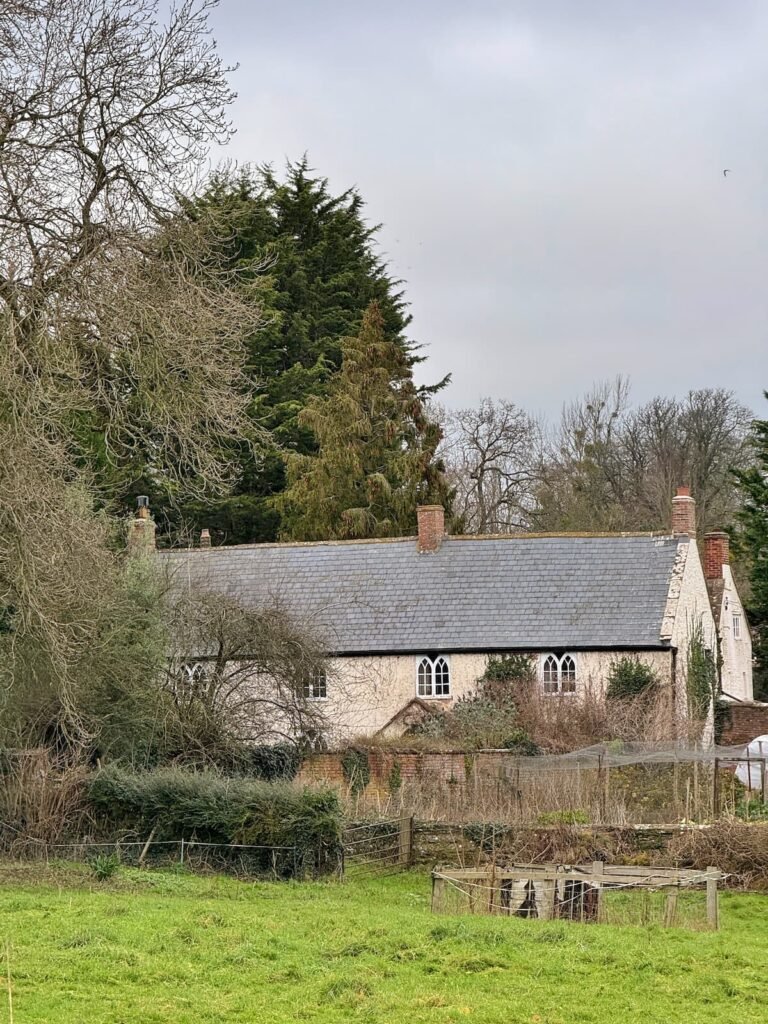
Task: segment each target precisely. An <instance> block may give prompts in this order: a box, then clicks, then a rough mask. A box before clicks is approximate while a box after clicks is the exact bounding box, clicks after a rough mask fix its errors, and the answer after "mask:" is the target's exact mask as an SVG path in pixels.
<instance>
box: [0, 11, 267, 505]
mask: <svg viewBox="0 0 768 1024" xmlns="http://www.w3.org/2000/svg"><path fill="white" fill-rule="evenodd" d="M216 3H217V0H181V2H180V3H179V4H178V5H177V6H173V7H172V9H171V10H170V13H169V14H168V19H167V22H166V24H165V25H160V24H159V23H158V20H157V17H158V12H159V9H160V3H159V0H34V2H32V0H30V2H24V0H10V2H7V3H6V4H4V5H3V9H2V12H0V321H1V322H0V326H1V327H2V331H3V344H4V346H6V347H7V350H8V353H9V358H10V363H9V368H10V369H12V370H13V371H14V372H15V373H16V374H17V375H20V376H21V377H22V379H23V383H24V388H22V389H21V390H18V391H17V394H16V398H17V400H19V401H21V400H22V398H24V399H26V401H27V403H28V402H29V401H30V400H31V398H32V397H34V399H35V401H36V407H35V409H34V415H35V416H37V417H38V418H40V419H45V420H46V421H47V428H48V430H51V429H52V428H53V429H62V426H63V430H62V436H64V438H65V440H66V441H67V443H69V444H70V445H75V447H76V448H77V447H79V449H80V450H79V451H77V452H76V455H77V456H78V457H82V456H83V455H85V456H86V457H87V456H88V455H89V454H90V453H89V452H88V451H87V444H86V445H85V449H86V450H85V451H84V450H83V448H84V445H83V432H82V431H80V432H79V433H78V432H73V431H72V430H71V426H72V415H71V414H72V410H76V412H77V414H78V416H79V418H80V419H81V420H82V419H84V418H87V419H88V427H89V429H90V430H91V431H96V432H98V433H100V434H101V435H103V440H104V443H105V451H104V453H103V454H104V456H106V459H107V460H108V462H109V463H111V464H115V465H119V464H120V463H121V462H131V461H132V460H133V461H134V462H135V461H137V455H138V454H139V453H138V452H137V451H136V445H137V444H140V445H141V448H142V449H143V452H141V454H143V456H144V457H146V458H148V459H149V461H150V467H151V470H152V471H153V472H155V473H157V474H158V475H159V476H166V477H172V478H173V479H174V480H175V481H176V484H177V486H178V485H179V484H181V485H183V486H184V487H186V488H190V487H194V486H195V485H196V486H197V487H198V488H200V487H201V486H203V484H205V486H209V487H210V486H216V485H217V484H222V483H225V482H226V478H227V475H228V474H227V460H226V459H223V458H222V457H221V453H222V446H223V445H224V446H225V445H226V443H227V442H228V441H229V442H232V443H235V442H236V441H237V440H238V439H241V438H242V437H243V436H244V435H246V436H247V435H248V434H249V433H250V431H249V429H248V419H247V416H246V415H245V411H246V407H247V403H248V388H247V385H246V381H245V379H244V377H243V375H242V373H241V366H242V359H241V353H240V344H241V338H242V337H243V335H244V333H246V332H247V331H248V330H249V329H251V328H252V327H253V326H254V321H255V320H256V314H255V313H254V307H253V305H252V304H250V303H247V302H244V301H242V299H241V298H240V297H239V295H238V293H237V291H236V290H235V289H234V288H232V287H230V285H231V283H232V282H231V281H230V280H229V279H228V278H227V276H226V275H224V274H222V273H220V272H218V271H217V270H216V269H215V260H213V259H211V255H212V250H215V248H216V244H217V243H216V240H215V239H214V238H212V237H211V234H210V231H209V230H208V229H209V228H210V225H208V224H206V223H205V222H204V221H202V222H198V223H196V224H195V225H191V224H188V223H185V222H184V221H183V220H182V219H180V218H178V217H176V216H175V213H176V209H177V200H178V198H179V197H180V196H181V195H183V193H184V190H185V189H187V188H189V187H190V186H191V185H192V184H193V182H194V181H195V179H196V177H197V175H198V174H199V172H200V168H201V165H202V160H203V158H204V156H205V154H206V152H207V149H208V147H209V145H210V144H211V143H214V142H223V141H226V139H227V138H228V137H229V135H230V132H231V128H230V124H229V121H228V119H227V117H226V107H227V105H228V104H229V103H230V101H231V100H232V98H233V96H234V94H233V93H232V91H231V89H230V88H229V85H228V84H227V72H228V71H229V70H230V69H229V68H227V67H225V66H224V65H223V63H222V61H221V59H220V57H219V56H218V55H217V52H216V48H215V44H214V41H213V40H212V38H211V36H210V34H209V30H208V24H207V19H208V15H209V13H210V11H211V9H212V8H213V7H215V6H216ZM32 384H34V388H31V385H32ZM62 421H63V423H62ZM85 433H87V431H86V432H85ZM212 439H213V440H212Z"/></svg>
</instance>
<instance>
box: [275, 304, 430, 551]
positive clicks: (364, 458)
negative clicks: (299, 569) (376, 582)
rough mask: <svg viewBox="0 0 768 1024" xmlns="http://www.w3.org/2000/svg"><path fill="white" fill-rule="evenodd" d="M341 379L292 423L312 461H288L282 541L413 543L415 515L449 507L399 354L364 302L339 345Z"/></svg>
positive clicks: (373, 307)
mask: <svg viewBox="0 0 768 1024" xmlns="http://www.w3.org/2000/svg"><path fill="white" fill-rule="evenodd" d="M341 352H342V362H341V369H340V371H339V373H338V374H336V375H335V376H334V377H333V378H332V380H331V382H330V384H329V387H328V392H327V394H326V395H325V396H322V397H321V396H313V397H312V398H310V399H309V401H308V403H307V405H306V407H305V408H304V409H303V410H302V412H301V413H300V414H299V423H300V425H301V426H302V427H303V428H307V429H309V430H311V431H312V434H313V436H314V438H315V440H316V443H317V453H316V454H311V455H307V454H301V453H298V452H297V453H294V454H292V455H290V456H289V458H288V465H287V469H288V489H287V490H286V492H285V494H284V496H283V506H284V510H285V518H284V523H283V536H285V537H287V538H290V539H293V540H323V539H343V538H351V537H392V536H403V535H405V534H409V533H414V532H415V527H416V506H417V505H418V504H424V503H432V502H435V503H442V504H444V505H447V504H449V497H450V496H449V494H448V493H447V489H446V484H445V478H444V476H443V472H442V465H441V464H440V463H439V462H438V461H436V459H435V450H436V448H437V445H438V444H439V442H440V438H441V432H440V428H439V427H438V426H437V424H435V423H433V422H431V421H430V420H429V418H428V416H427V415H426V412H425V409H424V404H423V402H422V400H421V396H420V394H419V390H418V388H417V387H416V386H415V384H414V383H413V376H412V373H411V364H410V359H409V357H408V354H407V353H406V351H405V350H404V348H403V346H402V345H400V344H398V343H397V342H395V341H391V340H389V339H388V338H387V332H386V325H385V321H384V316H383V314H382V311H381V308H380V306H379V304H378V303H377V302H372V303H371V304H370V305H369V307H368V309H367V310H366V312H365V315H364V317H363V322H362V325H361V327H360V330H359V332H358V333H357V335H355V336H354V337H349V338H345V339H344V340H343V341H342V345H341Z"/></svg>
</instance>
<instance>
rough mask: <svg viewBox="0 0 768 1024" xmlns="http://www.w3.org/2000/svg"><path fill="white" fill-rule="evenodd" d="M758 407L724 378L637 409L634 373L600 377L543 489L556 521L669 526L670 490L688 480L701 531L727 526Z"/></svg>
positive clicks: (550, 518) (560, 441)
mask: <svg viewBox="0 0 768 1024" xmlns="http://www.w3.org/2000/svg"><path fill="white" fill-rule="evenodd" d="M751 418H752V417H751V413H750V412H749V410H748V409H746V408H745V407H744V406H742V405H740V404H739V402H737V401H736V399H735V397H734V395H733V393H732V392H729V391H726V390H724V389H722V388H707V389H702V390H699V391H691V392H689V393H688V395H686V397H685V398H684V399H676V398H664V397H657V398H653V399H651V401H649V402H647V403H646V404H645V405H643V406H641V407H640V408H638V409H635V410H633V409H631V407H630V404H629V386H628V382H627V381H626V380H623V379H622V378H617V379H616V380H615V381H614V382H607V383H603V384H598V385H596V386H595V387H594V388H593V389H592V391H591V392H590V393H589V394H588V395H586V396H585V397H584V398H582V399H580V400H578V401H576V402H574V403H572V404H571V405H570V406H568V407H567V408H566V409H565V410H564V412H563V417H562V420H561V424H560V428H559V433H558V434H557V436H556V439H555V441H554V442H553V443H552V444H551V446H550V448H549V454H548V458H547V470H546V474H545V480H544V483H543V486H542V488H541V489H540V491H539V493H538V497H539V499H540V502H541V511H540V521H541V523H542V524H543V525H545V526H546V527H547V528H550V529H571V530H574V529H575V530H663V529H666V528H668V527H669V517H670V508H671V502H672V496H673V495H674V493H675V490H676V488H677V487H678V486H679V485H680V484H688V485H690V487H691V489H692V493H693V495H694V497H695V498H696V502H697V518H698V521H699V529H700V532H704V531H706V530H708V529H714V528H722V527H723V526H727V525H728V524H729V523H730V522H731V521H732V518H733V514H734V510H735V507H736V502H737V497H736V492H735V487H734V482H733V477H732V469H734V468H738V467H741V466H744V465H745V463H746V460H747V459H748V457H749V451H748V445H747V443H746V442H747V436H748V432H749V424H750V422H751Z"/></svg>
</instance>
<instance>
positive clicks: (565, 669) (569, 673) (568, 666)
mask: <svg viewBox="0 0 768 1024" xmlns="http://www.w3.org/2000/svg"><path fill="white" fill-rule="evenodd" d="M560 692H561V693H575V692H576V662H575V661H574V660H573V658H572V657H571V656H570V654H565V655H563V659H562V661H561V662H560Z"/></svg>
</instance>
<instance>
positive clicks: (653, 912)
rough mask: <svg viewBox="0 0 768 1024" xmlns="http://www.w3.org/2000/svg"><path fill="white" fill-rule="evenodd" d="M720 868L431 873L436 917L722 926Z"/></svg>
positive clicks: (603, 867) (531, 868)
mask: <svg viewBox="0 0 768 1024" xmlns="http://www.w3.org/2000/svg"><path fill="white" fill-rule="evenodd" d="M726 877H727V876H726V875H724V874H723V873H722V872H720V871H718V870H717V868H708V869H707V870H706V871H700V872H696V871H677V870H672V869H665V868H647V869H633V868H631V867H622V866H608V865H604V864H595V865H593V866H592V868H591V869H590V867H589V865H584V866H578V867H570V866H565V865H536V866H531V865H528V866H525V867H524V866H519V867H510V868H498V869H497V868H494V869H493V870H491V871H489V872H483V871H480V870H461V869H438V870H435V871H433V873H432V910H433V912H435V913H448V914H483V915H488V914H491V915H502V916H514V917H522V918H537V919H540V920H568V921H577V922H580V923H600V924H622V925H627V924H637V925H651V924H656V925H659V926H661V927H667V928H670V927H684V928H694V929H713V928H717V927H718V926H719V919H718V901H717V884H718V882H719V881H721V880H723V879H724V878H726Z"/></svg>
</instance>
